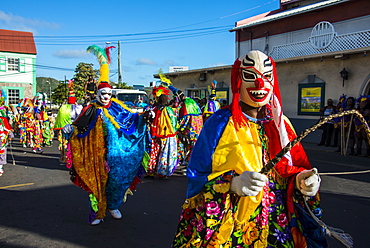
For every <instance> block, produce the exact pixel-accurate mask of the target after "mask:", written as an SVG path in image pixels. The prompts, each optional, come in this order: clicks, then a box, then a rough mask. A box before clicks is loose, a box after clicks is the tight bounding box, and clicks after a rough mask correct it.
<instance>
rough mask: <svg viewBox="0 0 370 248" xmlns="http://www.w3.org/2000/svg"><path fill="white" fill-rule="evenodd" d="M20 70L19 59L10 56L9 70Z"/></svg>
mask: <svg viewBox="0 0 370 248" xmlns="http://www.w3.org/2000/svg"><path fill="white" fill-rule="evenodd" d="M18 70H19V59H16V58H8V71H18Z"/></svg>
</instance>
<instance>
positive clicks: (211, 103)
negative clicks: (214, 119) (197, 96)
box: [203, 80, 221, 122]
mask: <svg viewBox="0 0 370 248" xmlns="http://www.w3.org/2000/svg"><path fill="white" fill-rule="evenodd" d="M216 86H217V81H216V80H214V81H213V83H212V84H211V92H210V95H209V99H208V101H207V103H206V106H205V107H204V110H203V122H206V120H207V119H208V118H209V117H210V116H211V115H213V114H214V113H215V112H216V111H217V110H219V109H220V108H221V104H220V103H219V102H218V101H216Z"/></svg>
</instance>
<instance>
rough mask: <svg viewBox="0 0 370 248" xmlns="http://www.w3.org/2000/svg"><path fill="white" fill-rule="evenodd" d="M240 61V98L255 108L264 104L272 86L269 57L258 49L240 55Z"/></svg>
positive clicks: (269, 96)
mask: <svg viewBox="0 0 370 248" xmlns="http://www.w3.org/2000/svg"><path fill="white" fill-rule="evenodd" d="M240 61H241V65H240V67H241V73H242V75H241V78H242V84H241V88H240V100H241V101H242V102H244V103H246V104H248V105H249V106H252V107H255V108H258V107H262V106H264V105H266V104H267V103H268V102H269V101H270V98H271V95H272V92H273V88H274V78H273V68H272V62H271V59H270V58H269V57H268V56H267V55H265V54H264V53H262V52H260V51H251V52H249V53H248V54H247V55H245V56H243V57H241V58H240Z"/></svg>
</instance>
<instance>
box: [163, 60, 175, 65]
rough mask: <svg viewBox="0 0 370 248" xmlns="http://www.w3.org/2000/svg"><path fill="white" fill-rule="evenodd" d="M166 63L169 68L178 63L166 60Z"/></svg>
mask: <svg viewBox="0 0 370 248" xmlns="http://www.w3.org/2000/svg"><path fill="white" fill-rule="evenodd" d="M164 63H166V64H167V65H169V66H173V65H176V63H175V62H174V61H173V60H166V61H164Z"/></svg>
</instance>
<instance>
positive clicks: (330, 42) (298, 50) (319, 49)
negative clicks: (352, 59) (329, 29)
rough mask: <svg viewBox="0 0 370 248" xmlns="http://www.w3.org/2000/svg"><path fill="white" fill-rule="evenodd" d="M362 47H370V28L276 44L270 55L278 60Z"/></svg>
mask: <svg viewBox="0 0 370 248" xmlns="http://www.w3.org/2000/svg"><path fill="white" fill-rule="evenodd" d="M361 48H368V49H370V30H367V31H361V32H356V33H349V34H343V35H335V34H334V35H332V34H331V35H330V34H328V35H327V36H321V37H320V38H319V39H315V38H314V37H310V39H309V40H307V41H302V42H296V43H290V44H285V45H279V46H274V47H273V48H272V51H271V53H270V54H269V55H270V56H271V57H272V58H273V59H274V60H278V59H288V58H294V57H306V56H311V55H320V54H323V55H324V54H330V53H335V52H345V51H347V50H348V51H349V50H358V49H361ZM365 51H366V50H365Z"/></svg>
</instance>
